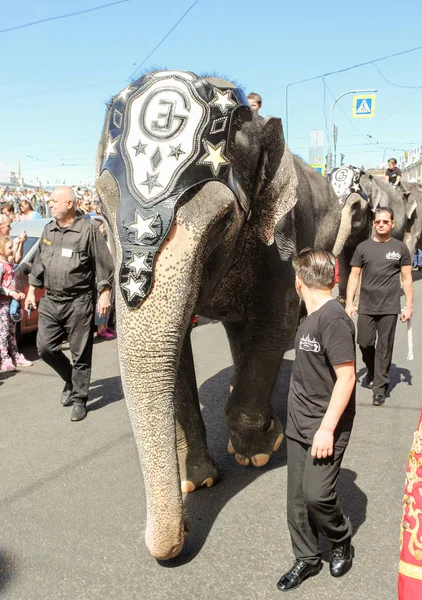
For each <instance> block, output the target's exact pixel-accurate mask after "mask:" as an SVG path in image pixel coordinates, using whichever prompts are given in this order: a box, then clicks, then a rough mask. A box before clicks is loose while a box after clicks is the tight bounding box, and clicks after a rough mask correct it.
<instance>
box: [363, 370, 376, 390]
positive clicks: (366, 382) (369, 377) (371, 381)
mask: <svg viewBox="0 0 422 600" xmlns="http://www.w3.org/2000/svg"><path fill="white" fill-rule="evenodd" d="M363 385H364V386H365V387H366V388H369V389H370V390H372V388H373V386H374V376H373V375H372V373H369V372H368V373H367V374H366V377H365V380H364V382H363Z"/></svg>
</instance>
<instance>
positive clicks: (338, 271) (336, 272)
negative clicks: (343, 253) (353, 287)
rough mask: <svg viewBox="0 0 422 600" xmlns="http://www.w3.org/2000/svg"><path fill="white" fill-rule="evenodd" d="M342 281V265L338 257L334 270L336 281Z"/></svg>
mask: <svg viewBox="0 0 422 600" xmlns="http://www.w3.org/2000/svg"><path fill="white" fill-rule="evenodd" d="M339 281H340V267H339V264H338V259H337V258H336V268H335V271H334V282H335V283H338V282H339Z"/></svg>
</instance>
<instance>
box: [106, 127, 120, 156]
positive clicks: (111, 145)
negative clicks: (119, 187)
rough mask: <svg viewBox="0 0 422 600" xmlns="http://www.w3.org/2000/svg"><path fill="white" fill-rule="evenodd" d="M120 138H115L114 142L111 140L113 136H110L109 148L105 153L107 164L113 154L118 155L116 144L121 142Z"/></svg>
mask: <svg viewBox="0 0 422 600" xmlns="http://www.w3.org/2000/svg"><path fill="white" fill-rule="evenodd" d="M119 137H120V136H117V137H115V138H114V140H112V139H111V134H110V133H109V134H108V144H107V148H106V149H105V152H104V163H106V162H107V161H108V159H109V158H110V156H111V155H112V154H117V150H116V144H117V142H118V141H119Z"/></svg>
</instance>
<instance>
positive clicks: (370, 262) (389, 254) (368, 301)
mask: <svg viewBox="0 0 422 600" xmlns="http://www.w3.org/2000/svg"><path fill="white" fill-rule="evenodd" d="M411 264H412V259H411V257H410V252H409V249H408V247H407V246H406V244H404V243H403V242H400V241H399V240H396V239H394V238H390V239H389V240H388V242H376V241H375V240H372V239H370V240H365V241H364V242H362V243H361V244H359V246H358V247H357V248H356V250H355V253H354V254H353V258H352V261H351V263H350V265H351V266H352V267H360V268H361V269H362V285H361V289H360V299H359V314H360V315H396V314H398V313H399V312H400V271H401V267H403V266H408V265H411Z"/></svg>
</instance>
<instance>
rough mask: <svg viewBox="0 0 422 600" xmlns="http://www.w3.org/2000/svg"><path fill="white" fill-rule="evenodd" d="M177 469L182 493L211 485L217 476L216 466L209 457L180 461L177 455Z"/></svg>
mask: <svg viewBox="0 0 422 600" xmlns="http://www.w3.org/2000/svg"><path fill="white" fill-rule="evenodd" d="M179 469H180V485H181V489H182V494H189V493H190V492H194V491H195V490H197V489H199V488H200V487H211V486H212V485H214V483H215V482H216V481H217V478H218V470H217V467H216V466H215V465H214V463H213V462H212V460H211V459H210V458H209V457H206V458H203V459H202V460H201V461H199V460H197V461H193V460H192V459H189V460H188V461H186V460H185V461H181V459H180V456H179Z"/></svg>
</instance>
